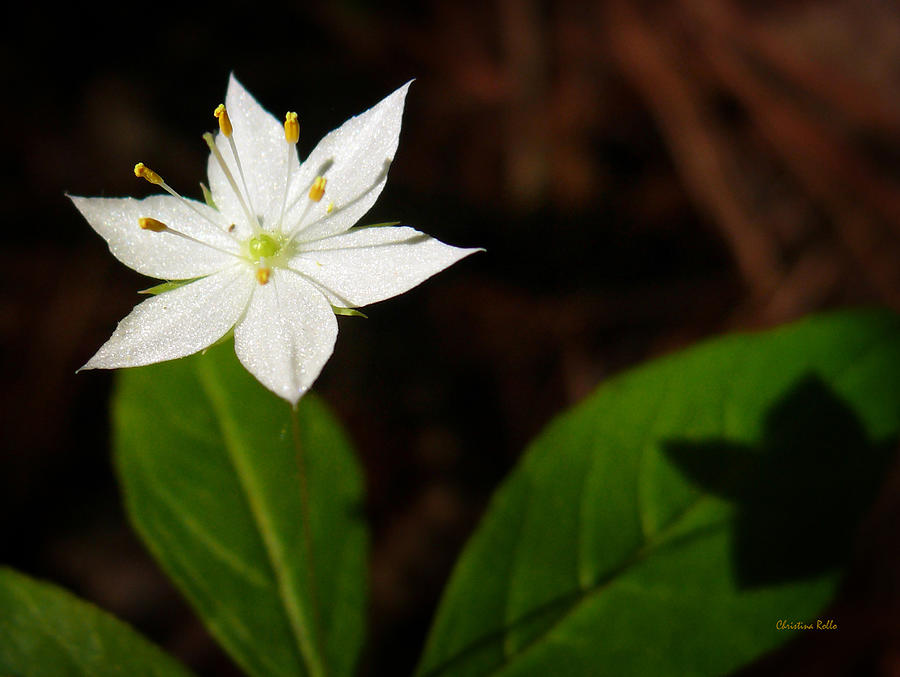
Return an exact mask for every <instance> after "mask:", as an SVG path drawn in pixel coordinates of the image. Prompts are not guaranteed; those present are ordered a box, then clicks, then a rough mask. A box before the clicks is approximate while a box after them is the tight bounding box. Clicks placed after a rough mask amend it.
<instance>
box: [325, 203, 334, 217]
mask: <svg viewBox="0 0 900 677" xmlns="http://www.w3.org/2000/svg"><path fill="white" fill-rule="evenodd" d="M333 211H334V202H329V203H328V206H327V207H325V213H326V214H331V212H333Z"/></svg>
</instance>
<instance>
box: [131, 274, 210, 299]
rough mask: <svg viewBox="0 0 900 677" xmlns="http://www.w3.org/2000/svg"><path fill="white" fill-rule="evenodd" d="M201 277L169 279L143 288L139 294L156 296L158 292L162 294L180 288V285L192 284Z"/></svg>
mask: <svg viewBox="0 0 900 677" xmlns="http://www.w3.org/2000/svg"><path fill="white" fill-rule="evenodd" d="M199 279H200V278H196V277H195V278H193V279H190V280H169V281H168V282H161V283H160V284H157V285H155V286H153V287H150V288H149V289H142V290H141V291H139V292H138V294H150V295H152V296H156V295H157V294H162V293H164V292H167V291H172V290H173V289H178V288H179V287H183V286H184V285H186V284H190V283H191V282H195V281H196V280H199Z"/></svg>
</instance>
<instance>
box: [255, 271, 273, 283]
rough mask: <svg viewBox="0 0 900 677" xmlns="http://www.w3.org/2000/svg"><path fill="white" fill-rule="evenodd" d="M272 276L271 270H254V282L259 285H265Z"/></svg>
mask: <svg viewBox="0 0 900 677" xmlns="http://www.w3.org/2000/svg"><path fill="white" fill-rule="evenodd" d="M271 274H272V269H271V268H257V269H256V281H257V282H259V283H260V284H266V283H267V282H268V281H269V276H270V275H271Z"/></svg>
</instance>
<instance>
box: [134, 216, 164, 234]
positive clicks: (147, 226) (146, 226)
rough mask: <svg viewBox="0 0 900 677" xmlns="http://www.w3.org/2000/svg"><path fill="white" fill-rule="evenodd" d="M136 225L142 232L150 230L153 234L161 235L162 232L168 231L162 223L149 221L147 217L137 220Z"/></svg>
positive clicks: (153, 220) (154, 220)
mask: <svg viewBox="0 0 900 677" xmlns="http://www.w3.org/2000/svg"><path fill="white" fill-rule="evenodd" d="M138 225H139V226H140V227H141V228H142V229H143V230H152V231H153V232H154V233H161V232H163V231H164V230H169V227H168V226H167V225H166V224H164V223H163V222H162V221H157V220H156V219H151V218H150V217H149V216H142V217H141V218H139V219H138Z"/></svg>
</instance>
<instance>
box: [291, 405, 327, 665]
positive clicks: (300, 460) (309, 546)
mask: <svg viewBox="0 0 900 677" xmlns="http://www.w3.org/2000/svg"><path fill="white" fill-rule="evenodd" d="M291 431H292V433H293V438H294V450H295V451H296V459H297V472H298V476H299V479H300V503H301V505H302V509H303V515H302V520H301V521H302V522H303V542H304V546H305V550H306V558H307V560H308V562H307V571H308V572H309V596H310V604H311V606H312V610H313V621H314V623H315V627H314V628H313V629H312V633H311V634H312V638H313V642H314V643H315V644H316V653H318V654H319V655H320V656H321V655H322V654H321V645H320V644H319V630H320V628H321V627H322V622H321V618H320V616H319V601H318V594H317V592H316V572H315V569H316V568H315V562H314V557H313V539H312V528H311V526H310V521H311V513H310V509H309V488H308V486H307V479H306V458H305V456H304V454H303V443H302V441H301V439H300V417H299V415H298V413H297V407H296V406H293V407H291ZM323 658H324V657H323ZM321 667H322V674H324V672H325V666H324V660H323V665H322V666H321Z"/></svg>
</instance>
